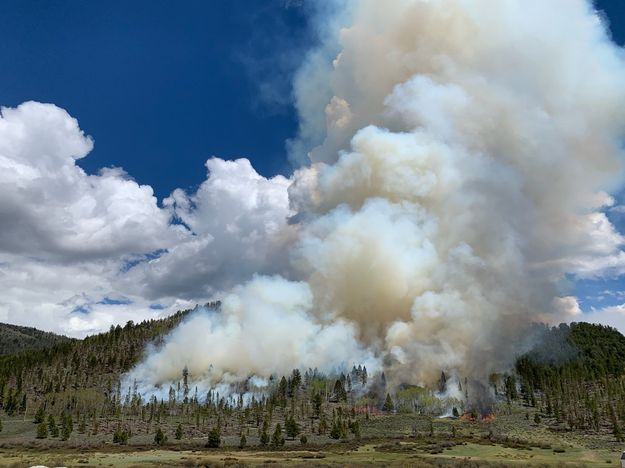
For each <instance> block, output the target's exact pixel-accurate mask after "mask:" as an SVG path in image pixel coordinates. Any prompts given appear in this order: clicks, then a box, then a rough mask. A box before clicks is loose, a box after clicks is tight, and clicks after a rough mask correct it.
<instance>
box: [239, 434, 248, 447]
mask: <svg viewBox="0 0 625 468" xmlns="http://www.w3.org/2000/svg"><path fill="white" fill-rule="evenodd" d="M246 445H247V439H246V437H245V434H241V439H239V448H240V449H244V448H245V446H246Z"/></svg>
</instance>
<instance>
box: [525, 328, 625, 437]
mask: <svg viewBox="0 0 625 468" xmlns="http://www.w3.org/2000/svg"><path fill="white" fill-rule="evenodd" d="M516 370H517V372H518V375H519V377H520V384H521V385H520V391H521V397H522V398H523V399H524V400H525V401H526V403H527V404H529V405H531V406H534V407H539V408H540V409H541V410H542V411H543V413H544V414H545V415H547V416H550V417H551V416H552V417H554V418H555V420H556V421H557V422H559V423H561V424H563V425H565V427H567V428H569V429H580V430H593V431H599V430H601V428H602V427H604V426H607V427H609V428H610V429H611V430H612V432H613V434H614V436H615V438H616V439H617V440H623V425H624V424H625V337H624V336H623V335H621V334H620V333H619V332H618V331H617V330H615V329H613V328H610V327H606V326H602V325H594V324H588V323H573V324H571V325H570V326H568V325H565V324H562V325H560V326H559V327H557V328H556V327H554V328H552V329H545V330H544V334H543V336H542V339H541V340H540V344H539V345H537V346H536V347H535V348H534V349H533V350H532V351H531V352H530V353H528V354H526V355H524V356H522V357H520V358H519V359H518V360H517V364H516Z"/></svg>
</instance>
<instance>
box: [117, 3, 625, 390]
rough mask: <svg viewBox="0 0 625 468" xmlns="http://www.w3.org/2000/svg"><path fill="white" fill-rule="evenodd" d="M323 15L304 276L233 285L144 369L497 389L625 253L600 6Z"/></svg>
mask: <svg viewBox="0 0 625 468" xmlns="http://www.w3.org/2000/svg"><path fill="white" fill-rule="evenodd" d="M319 21H320V24H322V25H323V26H324V27H320V28H319V30H320V31H322V34H323V37H322V38H321V41H320V43H321V44H322V45H321V46H320V48H319V49H317V50H315V51H312V52H311V54H310V55H309V57H308V59H307V60H306V61H305V63H304V64H303V65H302V67H301V69H300V72H299V74H298V76H297V79H296V82H295V85H294V89H295V101H296V106H297V108H298V109H299V112H300V122H301V128H300V131H299V136H298V137H297V138H296V139H294V140H293V141H291V142H290V144H289V148H290V150H291V152H292V154H291V156H292V159H293V160H294V161H296V160H302V159H303V158H305V157H306V158H308V164H307V165H305V166H303V167H301V168H299V169H298V170H296V171H295V173H294V174H293V176H292V177H291V179H290V181H289V183H290V185H289V187H288V196H289V203H290V207H291V213H290V218H289V224H288V225H287V224H285V226H284V227H283V228H281V229H282V230H287V229H288V230H289V235H288V236H285V235H284V232H276V233H275V234H274V235H275V236H276V239H279V238H287V239H288V242H286V241H285V243H284V252H286V255H287V257H288V264H289V265H288V267H285V268H284V269H283V272H282V276H272V277H267V276H255V277H254V278H252V279H251V280H250V281H249V282H248V283H246V284H244V285H242V286H237V287H235V288H234V289H232V290H230V291H225V292H223V293H222V294H218V295H217V297H218V298H222V299H223V301H224V302H223V307H222V310H221V311H220V312H201V313H198V314H195V315H193V316H191V317H190V318H189V319H188V320H187V321H186V322H185V323H184V324H182V325H181V326H180V327H179V328H178V329H177V330H175V331H174V332H173V333H172V335H171V336H170V337H169V338H168V340H167V342H166V343H165V345H164V346H163V347H162V348H161V349H156V350H151V351H150V352H149V353H148V356H147V358H146V360H145V361H144V362H143V363H142V364H140V365H139V366H138V367H137V368H136V369H135V370H134V371H132V372H131V373H130V375H129V378H137V379H138V380H140V381H141V382H143V383H144V384H147V385H152V384H153V385H158V384H164V383H166V382H168V381H170V380H176V379H178V378H179V377H180V372H181V369H182V368H183V367H184V366H185V365H187V366H188V368H189V371H190V374H191V375H192V376H193V378H194V379H196V380H197V381H200V382H204V383H205V384H206V385H207V386H210V385H216V384H218V383H220V382H224V381H227V380H228V379H241V378H245V377H247V376H250V375H256V376H261V377H267V376H269V375H270V374H272V373H285V372H288V371H289V369H292V368H294V367H300V368H307V367H318V368H320V369H324V370H330V369H333V368H340V367H341V366H348V367H351V366H352V365H353V364H356V365H358V364H360V363H366V364H367V366H368V367H369V366H371V367H373V368H375V367H377V368H379V369H383V370H384V371H385V373H386V377H387V379H388V380H389V382H391V383H396V384H397V383H400V382H409V383H420V384H432V383H434V382H436V379H438V377H439V376H440V374H441V370H445V371H446V372H451V373H454V374H457V375H460V376H466V375H470V376H471V377H472V378H476V379H480V378H482V379H483V378H485V377H486V376H487V375H488V373H490V372H493V371H501V370H506V368H508V366H509V365H510V363H511V362H512V358H513V356H514V355H515V353H516V352H518V347H519V346H521V343H522V341H523V340H522V337H523V332H524V330H525V329H526V328H527V326H528V325H529V324H530V323H532V322H533V321H537V320H546V318H547V319H548V317H549V316H550V315H553V314H555V313H557V311H558V307H557V302H558V299H557V298H558V297H560V296H563V295H566V291H565V290H564V289H565V285H566V283H565V282H564V280H565V275H567V274H576V273H579V272H582V273H583V274H589V268H590V266H589V265H592V264H593V263H594V262H597V259H601V258H605V257H608V256H610V255H612V254H614V252H616V251H618V249H619V246H620V245H621V244H622V242H623V240H622V237H621V236H620V235H619V234H618V233H617V232H616V231H615V229H614V228H613V226H612V225H611V224H610V222H609V221H608V220H607V218H606V216H605V214H603V213H602V212H601V208H602V207H605V206H606V205H610V204H611V203H612V202H613V201H612V199H611V197H610V196H609V195H608V193H611V192H612V193H613V192H614V191H615V190H616V189H617V188H618V187H619V184H620V182H621V180H622V170H623V167H622V151H621V136H622V131H623V125H624V124H625V106H624V105H623V104H624V103H625V87H624V86H623V83H625V60H624V57H623V52H622V51H621V50H620V49H618V48H617V47H616V46H615V45H614V44H613V43H612V42H611V41H610V38H609V36H608V33H607V30H606V25H605V24H604V23H603V22H602V20H601V16H600V15H598V14H597V13H596V12H595V11H594V10H593V8H592V5H591V4H590V3H589V2H586V1H583V0H550V1H548V2H545V1H544V0H522V1H521V0H501V1H496V2H493V1H490V0H405V1H400V0H397V1H393V2H388V3H385V4H384V6H383V7H381V5H380V3H379V2H376V1H367V0H363V1H360V2H353V3H349V4H348V6H347V7H345V8H342V9H339V8H337V9H336V10H335V11H333V13H332V16H331V17H328V16H323V15H321V17H320V19H319ZM329 25H330V26H331V27H330V26H329ZM329 54H332V55H331V56H330V55H329ZM320 102H321V103H322V105H320ZM320 111H323V112H320ZM302 151H306V152H305V153H303V152H302ZM280 236H282V237H280ZM231 261H232V262H233V263H236V262H237V258H236V255H233V256H232V258H231Z"/></svg>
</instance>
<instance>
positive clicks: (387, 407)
mask: <svg viewBox="0 0 625 468" xmlns="http://www.w3.org/2000/svg"><path fill="white" fill-rule="evenodd" d="M382 409H383V410H384V411H386V412H391V411H393V410H394V409H395V405H394V404H393V399H392V398H391V395H390V394H389V393H387V394H386V400H384V406H383V407H382Z"/></svg>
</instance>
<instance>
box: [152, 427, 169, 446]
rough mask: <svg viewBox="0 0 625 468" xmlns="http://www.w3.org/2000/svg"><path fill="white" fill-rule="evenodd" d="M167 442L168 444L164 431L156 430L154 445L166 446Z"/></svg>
mask: <svg viewBox="0 0 625 468" xmlns="http://www.w3.org/2000/svg"><path fill="white" fill-rule="evenodd" d="M165 442H167V436H166V435H165V433H164V432H163V430H162V429H161V428H160V427H159V428H158V429H157V430H156V434H154V443H155V444H156V445H165Z"/></svg>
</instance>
